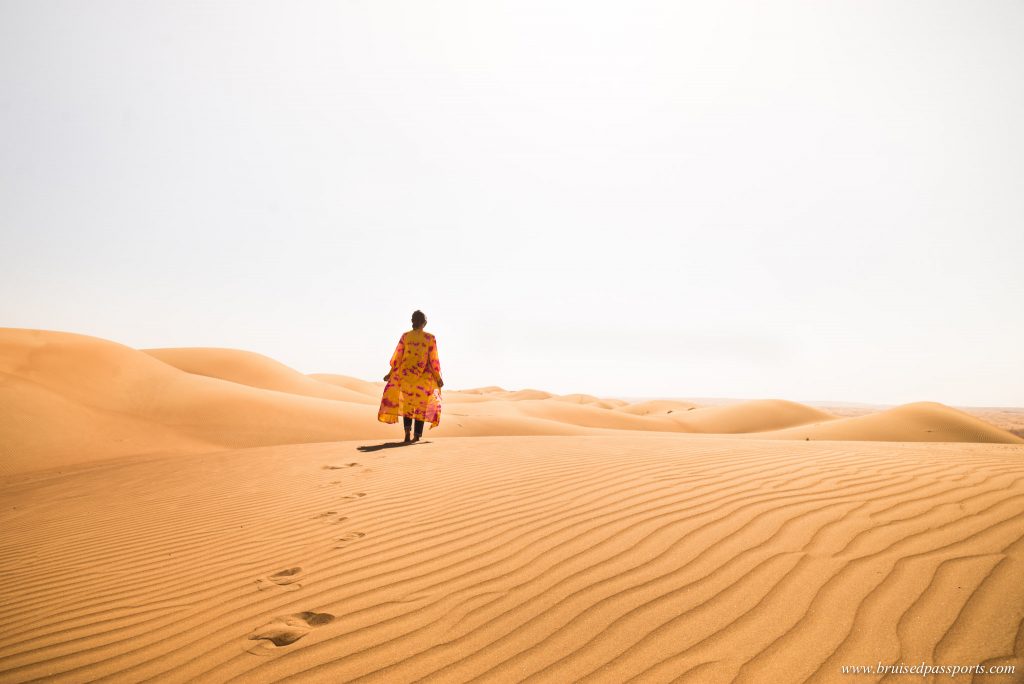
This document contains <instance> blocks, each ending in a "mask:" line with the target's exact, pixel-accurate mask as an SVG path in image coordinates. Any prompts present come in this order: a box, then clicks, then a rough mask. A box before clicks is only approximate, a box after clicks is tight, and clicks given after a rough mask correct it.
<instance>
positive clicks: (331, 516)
mask: <svg viewBox="0 0 1024 684" xmlns="http://www.w3.org/2000/svg"><path fill="white" fill-rule="evenodd" d="M317 517H320V518H323V519H325V520H327V522H332V523H339V522H341V521H342V520H348V516H346V515H338V511H327V512H326V513H321V514H320V515H319V516H317Z"/></svg>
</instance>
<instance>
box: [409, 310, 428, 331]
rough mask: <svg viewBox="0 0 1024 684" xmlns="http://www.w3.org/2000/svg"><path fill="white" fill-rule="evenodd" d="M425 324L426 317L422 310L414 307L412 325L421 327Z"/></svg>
mask: <svg viewBox="0 0 1024 684" xmlns="http://www.w3.org/2000/svg"><path fill="white" fill-rule="evenodd" d="M426 324H427V317H426V316H425V315H424V314H423V312H422V311H420V310H419V309H416V310H415V311H413V312H412V327H414V328H422V327H423V326H424V325H426Z"/></svg>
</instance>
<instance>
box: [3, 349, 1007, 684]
mask: <svg viewBox="0 0 1024 684" xmlns="http://www.w3.org/2000/svg"><path fill="white" fill-rule="evenodd" d="M446 380H448V381H449V382H451V378H446ZM382 387H383V383H379V382H370V381H366V380H361V379H357V378H352V377H348V376H344V375H334V374H314V375H305V374H302V373H299V372H298V371H296V370H294V369H291V368H288V367H287V366H284V365H282V364H280V363H278V362H276V361H274V360H272V359H269V358H267V357H265V356H261V355H259V354H256V353H253V352H249V351H240V350H229V349H198V348H196V349H151V350H138V349H132V348H130V347H126V346H124V345H120V344H117V343H116V342H112V341H108V340H101V339H97V338H92V337H86V336H81V335H74V334H71V333H60V332H52V331H36V330H20V329H0V445H2V449H0V492H2V496H0V504H2V505H0V526H2V529H3V535H2V537H0V577H3V579H4V581H3V582H2V583H0V605H2V606H3V611H2V613H0V633H2V634H3V637H4V638H3V640H2V641H0V681H5V682H7V681H12V682H24V681H34V680H48V681H73V682H82V681H97V680H104V681H151V680H158V681H173V682H177V681H204V682H207V681H208V682H223V681H253V682H271V681H332V682H333V681H378V682H406V681H419V680H427V681H444V682H462V681H469V680H474V679H476V680H480V681H502V682H504V681H527V680H529V681H542V682H569V681H594V682H623V681H638V682H669V681H690V682H732V681H739V682H752V683H759V682H803V681H814V682H833V681H835V682H840V681H859V682H865V681H883V680H884V681H911V680H913V681H957V682H959V681H998V682H1014V681H1024V582H1022V581H1021V578H1022V577H1024V439H1021V438H1020V437H1019V436H1017V435H1015V434H1013V433H1012V432H1010V431H1009V430H1008V429H1006V428H1010V429H1014V424H1013V423H1012V421H1014V420H1016V419H1017V417H1018V415H1019V414H1018V413H1017V412H1015V411H1013V410H1012V409H999V410H998V412H996V411H995V410H993V412H992V413H991V414H982V416H981V417H979V415H975V414H972V413H969V412H967V411H964V410H960V409H956V408H952V407H949V406H944V405H942V404H938V403H934V402H927V401H925V402H918V403H913V404H907V405H904V406H897V407H890V408H886V409H884V410H880V411H874V412H855V413H856V414H855V415H837V412H830V411H828V410H826V409H824V408H822V407H815V406H809V405H804V404H800V403H796V402H792V401H787V400H785V399H781V398H771V399H753V400H749V401H742V402H732V403H727V404H721V405H705V404H701V403H700V402H696V401H688V400H683V399H660V400H659V399H655V400H645V401H638V402H628V401H624V400H622V399H616V398H613V397H596V396H590V395H584V394H570V395H561V396H559V395H554V394H552V393H550V392H546V391H544V390H541V389H533V388H525V389H517V390H506V389H503V388H500V387H481V388H470V389H466V390H462V391H448V390H447V389H446V390H445V391H444V413H443V417H442V422H441V425H440V427H438V428H437V429H434V430H428V431H427V432H426V434H425V436H424V440H423V441H422V442H420V443H418V444H414V445H408V446H396V444H395V442H396V440H397V438H399V437H400V433H401V430H400V428H399V427H397V426H388V425H384V424H381V423H378V422H377V421H376V409H377V404H378V401H379V398H380V392H381V389H382ZM985 416H991V417H992V418H993V419H998V420H986V419H985ZM1000 420H1005V421H1011V422H1010V424H1005V423H1001V422H999V421H1000ZM994 422H995V423H996V424H993V423H994ZM879 662H881V663H885V664H888V663H901V662H902V663H907V664H917V663H921V662H925V663H929V664H935V665H943V664H950V665H952V664H956V665H985V666H993V665H1010V666H1014V667H1015V668H1016V671H1015V673H1014V674H1011V675H993V676H991V677H987V678H986V677H974V678H973V679H972V678H971V677H970V676H968V677H958V678H955V679H951V678H950V677H948V676H945V677H938V678H934V679H930V678H922V677H920V676H916V677H913V678H893V677H889V678H886V679H883V677H882V676H881V675H843V674H842V672H841V668H842V667H843V666H858V665H876V664H877V663H879Z"/></svg>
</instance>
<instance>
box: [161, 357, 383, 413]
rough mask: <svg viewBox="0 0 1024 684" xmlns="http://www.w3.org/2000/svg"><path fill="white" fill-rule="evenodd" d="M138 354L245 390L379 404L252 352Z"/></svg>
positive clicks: (368, 397) (376, 400)
mask: <svg viewBox="0 0 1024 684" xmlns="http://www.w3.org/2000/svg"><path fill="white" fill-rule="evenodd" d="M142 351H144V352H146V353H147V354H149V355H150V356H152V357H154V358H156V359H160V360H161V361H163V362H164V363H166V364H169V365H171V366H174V367H175V368H178V369H179V370H183V371H185V372H186V373H192V374H195V375H205V376H207V377H211V378H220V379H221V380H228V381H230V382H235V383H238V384H240V385H248V386H249V387H259V388H261V389H269V390H275V391H277V392H286V393H288V394H298V395H301V396H306V397H317V398H319V399H335V400H340V401H351V402H355V403H377V402H378V401H380V396H379V391H378V393H377V394H378V396H377V397H376V398H375V399H374V398H371V397H370V396H369V395H368V393H366V392H361V391H359V390H356V389H352V388H349V387H345V386H342V385H340V384H339V383H334V382H322V381H320V380H318V379H316V378H313V377H310V376H308V375H303V374H302V373H300V372H298V371H297V370H294V369H292V368H289V367H288V366H286V365H284V364H283V363H278V362H277V361H275V360H273V359H271V358H268V357H266V356H263V355H262V354H256V353H254V352H248V351H241V350H239V349H209V348H202V347H192V348H179V349H143V350H142ZM382 389H383V385H382Z"/></svg>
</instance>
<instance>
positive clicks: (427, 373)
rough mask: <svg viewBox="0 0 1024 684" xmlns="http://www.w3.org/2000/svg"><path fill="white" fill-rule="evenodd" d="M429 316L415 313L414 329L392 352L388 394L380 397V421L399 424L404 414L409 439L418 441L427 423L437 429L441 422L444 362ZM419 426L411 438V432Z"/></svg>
mask: <svg viewBox="0 0 1024 684" xmlns="http://www.w3.org/2000/svg"><path fill="white" fill-rule="evenodd" d="M426 325H427V317H426V316H424V315H423V312H422V311H419V310H417V311H414V312H413V314H412V330H410V331H408V332H405V333H402V337H401V338H400V339H399V340H398V346H397V347H395V353H394V354H392V355H391V370H390V371H388V374H387V375H385V376H384V381H385V382H387V384H386V385H384V396H383V397H381V400H380V410H379V411H378V412H377V420H379V421H381V422H382V423H397V422H398V416H402V422H403V423H404V424H405V441H406V442H407V443H408V442H418V441H419V439H420V437H421V436H423V423H425V422H427V423H430V427H431V428H435V427H437V426H438V424H439V423H440V422H441V388H442V387H444V381H443V380H441V362H440V361H439V360H438V358H437V340H436V339H434V336H433V335H431V334H430V333H428V332H426V331H425V330H423V328H424V327H425V326H426ZM413 421H415V423H416V429H415V432H414V433H413V435H412V436H411V437H410V435H409V433H410V431H411V430H412V428H413Z"/></svg>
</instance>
